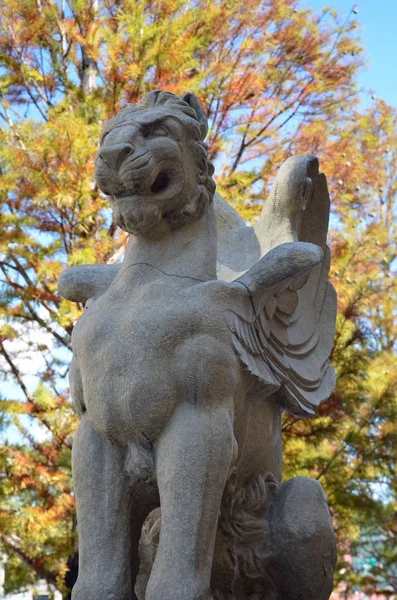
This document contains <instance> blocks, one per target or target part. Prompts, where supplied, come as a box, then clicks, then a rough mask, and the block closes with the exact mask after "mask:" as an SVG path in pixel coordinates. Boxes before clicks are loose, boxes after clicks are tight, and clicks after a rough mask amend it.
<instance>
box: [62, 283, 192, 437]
mask: <svg viewBox="0 0 397 600" xmlns="http://www.w3.org/2000/svg"><path fill="white" fill-rule="evenodd" d="M193 320H194V319H193ZM191 326H192V319H191V317H189V315H188V314H187V313H186V311H184V309H183V305H182V303H181V302H180V297H179V296H178V295H176V294H174V293H170V292H169V293H164V290H161V288H160V289H151V290H148V291H147V293H145V292H142V293H140V294H139V295H137V296H136V297H128V296H125V295H121V296H118V295H117V294H114V293H113V294H112V293H109V294H108V293H106V294H104V296H102V297H100V298H99V299H98V300H96V301H95V302H93V303H91V304H90V306H89V307H88V308H87V310H86V312H85V313H84V315H83V316H82V318H81V319H80V320H79V321H78V323H77V325H76V327H75V330H74V332H73V340H72V341H73V351H74V361H75V362H76V367H77V371H78V375H79V377H80V378H81V387H82V393H83V396H84V398H83V402H84V405H85V407H86V409H87V412H88V414H89V416H90V418H91V419H92V421H93V422H94V425H95V426H96V427H97V429H98V430H100V431H103V433H105V434H106V435H107V436H108V437H115V436H116V437H117V438H120V435H121V436H123V435H124V434H125V436H126V437H127V438H128V439H130V438H131V435H139V434H140V433H143V434H144V435H146V436H148V437H151V436H152V435H153V436H155V435H156V430H157V428H161V426H163V424H164V422H166V420H168V418H169V416H170V414H171V413H172V411H173V409H174V407H175V403H176V401H177V397H178V390H177V387H176V385H175V381H174V377H173V368H174V365H173V361H174V358H173V357H174V354H175V349H176V348H177V347H178V345H179V344H180V343H181V342H182V341H183V339H184V338H185V337H186V336H189V329H190V327H191ZM71 384H72V390H73V382H71ZM120 441H123V440H120Z"/></svg>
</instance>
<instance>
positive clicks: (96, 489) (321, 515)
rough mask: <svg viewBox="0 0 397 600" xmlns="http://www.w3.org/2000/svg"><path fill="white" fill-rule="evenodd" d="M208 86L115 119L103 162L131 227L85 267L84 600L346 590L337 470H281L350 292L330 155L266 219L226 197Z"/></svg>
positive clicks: (273, 197) (75, 384) (325, 386)
mask: <svg viewBox="0 0 397 600" xmlns="http://www.w3.org/2000/svg"><path fill="white" fill-rule="evenodd" d="M206 132H207V120H206V116H205V114H204V111H203V109H202V108H201V106H200V104H199V102H198V100H197V98H196V97H195V96H194V95H193V94H190V93H189V94H185V95H183V96H182V97H180V98H178V97H176V96H174V95H173V94H170V93H167V92H151V93H149V94H148V95H147V96H146V97H145V98H144V100H143V102H142V104H140V105H127V106H126V107H125V108H124V109H123V110H122V111H121V112H120V113H119V114H118V115H117V116H116V117H115V118H114V119H112V120H111V121H109V122H107V124H106V125H105V129H104V133H103V135H102V140H101V145H100V148H99V151H98V153H97V156H96V161H95V177H96V181H97V184H98V185H99V187H100V189H101V190H102V191H103V193H104V194H106V195H107V196H108V197H109V201H110V205H111V207H112V209H113V213H114V218H115V220H116V222H117V223H118V225H119V226H120V227H121V228H122V229H124V230H125V231H127V232H129V233H131V234H132V235H131V236H130V238H129V241H128V246H127V249H126V252H125V256H124V260H123V262H122V263H121V264H120V265H111V266H110V265H82V266H78V267H71V268H69V269H67V270H66V271H65V272H64V273H63V274H62V275H61V277H60V280H59V291H60V294H61V295H62V296H63V297H65V298H68V299H69V300H72V301H74V302H84V303H85V307H86V308H85V312H84V314H83V315H82V317H81V318H80V319H79V321H78V322H77V323H76V326H75V328H74V331H73V335H72V345H73V361H72V364H71V369H70V385H71V391H72V396H73V400H74V402H75V404H76V406H77V407H78V410H79V412H80V415H81V422H80V426H79V428H78V431H77V433H76V436H75V439H74V445H73V477H74V485H75V493H76V500H77V518H78V531H79V549H80V565H79V578H78V581H77V583H76V586H75V588H74V590H73V600H135V599H137V600H209V599H210V598H213V599H214V600H226V599H227V600H229V599H230V600H232V599H233V600H246V599H251V600H259V599H261V600H262V599H263V600H273V599H278V600H298V599H299V600H327V599H328V598H329V596H330V594H331V591H332V583H333V571H334V567H335V555H336V549H335V538H334V533H333V528H332V523H331V519H330V515H329V511H328V506H327V502H326V498H325V495H324V492H323V490H322V487H321V485H320V484H319V483H318V482H317V481H315V480H311V479H308V478H304V477H297V478H295V479H292V480H290V481H286V482H283V483H281V476H282V442H281V421H280V419H281V413H282V411H283V410H287V411H289V412H291V413H292V414H294V415H296V416H298V417H305V416H309V415H311V414H314V411H315V408H316V407H317V406H318V405H319V404H320V403H321V402H322V401H324V400H325V399H327V398H328V396H329V394H330V393H331V391H332V388H333V386H334V380H335V375H334V371H333V369H332V368H331V367H330V366H329V364H328V363H329V355H330V351H331V346H332V341H333V335H334V327H335V306H336V300H335V293H334V290H333V288H332V286H331V285H330V283H329V282H328V269H329V250H328V248H327V246H326V236H327V229H328V215H329V196H328V191H327V184H326V179H325V177H324V175H323V174H322V173H319V170H318V161H317V159H316V158H315V157H314V156H295V157H292V158H290V159H288V160H287V161H286V162H285V163H284V164H283V165H282V166H281V168H280V169H279V172H278V175H277V178H276V180H275V183H274V185H273V189H272V191H271V194H270V197H269V199H268V200H267V202H266V203H265V206H264V209H263V213H262V216H261V218H260V219H259V221H258V223H257V225H256V226H255V227H250V226H248V225H246V224H245V223H244V222H243V221H242V219H241V218H240V217H239V215H238V214H237V213H236V211H235V210H234V209H233V208H232V207H231V206H230V205H228V204H227V203H226V202H225V201H224V200H223V199H222V198H221V197H220V196H219V195H217V194H215V195H214V193H215V184H214V182H213V179H212V175H213V166H212V165H211V163H210V162H209V160H208V157H207V147H206V145H205V143H204V141H203V140H204V138H205V135H206Z"/></svg>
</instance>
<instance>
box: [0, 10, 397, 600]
mask: <svg viewBox="0 0 397 600" xmlns="http://www.w3.org/2000/svg"><path fill="white" fill-rule="evenodd" d="M355 12H356V11H354V10H352V11H351V12H350V13H349V15H348V17H347V18H344V19H343V20H342V19H341V17H340V16H339V14H338V13H337V12H336V11H335V10H333V9H332V8H324V9H323V10H322V11H321V12H318V13H313V12H312V11H311V10H308V9H304V8H303V7H302V5H301V3H300V2H299V1H298V0H264V1H263V0H247V1H246V2H241V0H226V1H225V0H195V1H194V0H191V1H190V0H189V1H185V0H91V1H89V0H24V1H23V2H20V1H19V0H3V1H2V3H1V5H0V119H1V124H2V127H1V131H0V203H1V212H0V376H1V393H0V431H1V435H2V439H3V443H2V446H1V452H0V546H1V550H2V551H3V552H5V553H6V554H7V555H8V557H9V559H8V564H7V578H6V591H12V590H16V589H18V588H20V587H21V586H23V585H25V584H27V583H29V582H30V581H33V580H34V579H35V578H37V576H40V577H43V578H45V579H46V580H47V581H48V582H49V583H51V584H53V585H54V586H56V587H57V588H58V589H60V590H61V591H62V593H63V595H64V598H68V597H69V590H70V588H71V585H72V584H73V582H74V580H75V577H76V564H77V562H76V530H75V516H74V498H73V494H72V486H71V473H70V449H71V441H72V437H73V432H74V430H75V428H76V414H75V411H74V409H73V407H72V405H71V403H70V397H69V391H68V383H67V365H68V362H69V361H70V333H71V330H72V327H73V323H74V322H75V320H76V319H77V318H78V316H79V314H80V310H81V308H82V307H80V306H76V305H72V304H71V303H69V302H67V301H64V300H62V299H61V298H60V297H59V296H58V295H57V291H56V280H57V277H58V275H59V274H60V272H61V271H62V269H63V268H64V267H65V266H66V265H67V264H69V265H72V264H79V263H87V262H88V263H94V262H98V263H102V262H114V261H116V260H118V258H119V257H120V256H121V254H122V249H123V245H124V243H125V234H124V233H123V232H122V231H120V230H118V229H117V227H116V226H115V224H114V222H113V221H112V215H111V213H110V211H109V209H108V207H107V203H106V199H105V198H104V197H103V196H102V195H101V194H100V192H99V190H98V189H97V187H96V186H95V185H94V183H93V158H94V154H95V152H96V148H97V144H98V139H99V133H100V131H101V127H102V123H103V120H105V119H107V118H109V117H111V116H113V115H114V114H115V113H116V112H117V111H118V110H119V109H120V107H121V106H123V105H124V104H125V103H126V102H137V101H138V100H139V99H140V98H141V97H142V95H143V94H145V93H146V92H148V91H150V90H151V89H159V88H161V89H166V90H169V91H172V92H174V93H176V94H180V93H183V92H186V91H188V90H190V91H193V92H195V93H196V94H197V95H198V96H199V98H200V100H201V102H202V104H203V106H204V107H205V108H206V110H207V114H208V118H209V122H210V131H209V135H208V143H209V148H210V155H211V158H212V160H214V161H215V164H216V169H217V170H216V181H217V184H218V191H219V192H220V193H221V194H222V195H223V196H224V197H225V198H226V199H227V200H228V201H229V202H231V203H232V204H233V205H234V206H235V207H236V208H237V209H238V210H239V211H240V213H241V214H242V216H243V217H244V218H245V219H246V220H254V219H255V218H256V217H257V216H258V215H259V214H260V210H261V206H262V204H263V202H264V201H265V199H266V196H267V193H268V189H269V185H270V184H271V181H272V179H273V178H274V175H275V173H276V170H277V168H278V167H279V166H280V164H281V163H282V162H283V161H284V160H285V159H286V158H287V157H288V156H290V155H291V154H297V153H303V154H304V153H308V152H313V153H315V154H317V155H318V157H319V158H320V163H321V168H322V170H323V171H324V172H325V173H326V175H327V177H328V182H329V186H330V192H331V197H332V214H331V231H330V245H331V248H332V254H333V264H332V272H331V277H332V281H333V283H334V285H335V287H336V289H337V292H338V308H339V313H338V322H337V334H336V337H335V345H334V350H333V358H332V359H333V363H334V365H335V367H336V370H337V373H338V383H337V387H336V389H335V391H334V393H333V394H332V397H331V398H330V399H329V401H328V402H326V403H325V404H324V405H323V406H322V407H321V408H320V411H319V414H318V416H317V417H316V418H315V419H313V420H296V419H294V418H292V417H290V416H286V417H285V419H284V424H283V430H284V442H285V450H284V457H285V458H284V460H285V464H284V473H285V477H286V478H288V477H292V476H294V475H296V474H300V475H309V476H311V477H315V478H316V479H318V480H319V481H320V482H321V483H322V485H323V486H324V488H325V491H326V493H327V495H328V499H329V504H330V508H331V511H332V516H333V519H334V524H335V529H336V533H337V536H338V545H339V564H338V572H337V581H341V582H342V583H343V588H344V590H345V592H344V593H346V594H349V593H350V591H351V590H353V589H360V590H363V591H365V592H366V593H368V594H370V593H382V592H383V594H384V595H388V596H392V595H393V594H396V593H397V578H396V572H395V564H396V560H397V519H396V516H397V483H396V459H397V456H396V454H397V450H396V448H397V425H396V423H397V400H396V390H397V367H396V356H395V351H396V334H397V329H396V297H397V296H396V278H395V265H396V261H395V258H396V238H397V236H396V189H397V178H396V168H397V161H396V154H397V115H396V111H395V110H394V108H392V107H391V106H388V105H387V104H386V103H385V102H383V101H382V100H380V99H372V100H371V99H369V98H366V97H363V93H362V92H361V91H360V89H359V87H358V85H357V74H358V73H359V70H360V69H361V67H362V66H363V51H362V48H361V45H360V36H359V27H358V23H357V20H356V16H355ZM374 540H375V541H374ZM363 545H366V547H368V545H369V546H371V547H372V548H373V549H372V550H370V556H371V557H376V558H375V559H372V560H371V561H369V562H368V561H367V563H368V564H366V566H365V568H361V569H360V568H356V567H355V566H354V564H352V562H351V560H350V558H349V557H350V556H351V555H358V554H359V553H360V552H361V550H362V548H363Z"/></svg>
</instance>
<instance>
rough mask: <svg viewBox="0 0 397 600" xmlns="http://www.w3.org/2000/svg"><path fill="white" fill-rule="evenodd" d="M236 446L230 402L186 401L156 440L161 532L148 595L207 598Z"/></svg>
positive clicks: (151, 599) (172, 599)
mask: <svg viewBox="0 0 397 600" xmlns="http://www.w3.org/2000/svg"><path fill="white" fill-rule="evenodd" d="M233 450H234V435H233V427H232V420H231V416H230V411H229V409H228V408H227V407H225V406H222V405H218V406H215V407H214V406H204V407H202V406H197V405H192V404H188V403H183V404H181V405H180V406H179V407H178V408H177V409H176V411H175V413H174V415H173V417H172V418H171V420H170V422H169V423H168V425H167V427H166V429H165V430H164V431H163V433H162V434H161V436H160V438H159V440H158V443H157V444H156V470H157V482H158V486H159V491H160V499H161V533H160V543H159V548H158V551H157V555H156V558H155V561H154V565H153V570H152V573H151V576H150V579H149V583H148V587H147V591H146V600H205V599H208V598H210V589H209V587H210V578H211V568H212V560H213V553H214V545H215V536H216V530H217V522H218V516H219V509H220V504H221V498H222V493H223V490H224V487H225V484H226V480H227V476H228V473H229V469H230V465H231V462H232V457H233Z"/></svg>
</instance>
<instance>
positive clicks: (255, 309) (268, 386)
mask: <svg viewBox="0 0 397 600" xmlns="http://www.w3.org/2000/svg"><path fill="white" fill-rule="evenodd" d="M329 262H330V257H329V250H328V248H327V247H325V250H324V251H323V250H322V249H321V248H320V247H319V246H317V245H315V244H311V243H306V242H291V243H286V244H282V245H280V246H277V247H276V248H273V249H272V250H270V251H269V252H268V253H267V254H266V255H265V256H264V257H263V258H262V259H261V260H259V261H258V262H257V263H256V265H254V266H253V267H252V268H251V269H249V271H247V272H246V273H245V274H244V275H242V276H241V277H239V278H238V279H236V280H235V281H234V282H233V283H232V284H231V286H232V287H233V289H234V290H235V291H236V290H237V289H238V288H239V289H240V290H241V288H244V293H242V292H241V291H240V293H237V295H236V296H235V300H233V307H232V310H231V311H230V312H229V313H228V324H229V327H230V330H231V332H232V338H233V344H234V347H235V350H236V352H237V354H238V355H239V357H240V359H241V361H242V362H243V364H244V365H245V366H246V368H247V369H248V370H249V372H250V373H251V374H252V376H253V377H255V378H256V379H257V381H259V382H260V384H261V385H263V390H264V394H265V395H269V394H271V393H273V392H275V391H278V394H277V398H278V400H279V402H280V403H281V405H282V407H283V408H284V409H285V410H288V412H291V413H292V414H294V415H296V416H308V415H310V414H311V415H312V414H314V409H315V407H317V406H318V405H319V404H320V403H321V402H323V401H324V400H326V399H327V398H328V397H329V395H330V393H331V392H332V390H333V387H334V384H335V373H334V369H333V368H332V367H331V366H329V357H330V353H331V349H332V343H333V337H334V332H335V317H336V295H335V291H334V289H333V287H332V286H331V284H330V283H329V281H328V271H329ZM237 286H238V287H237Z"/></svg>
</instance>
